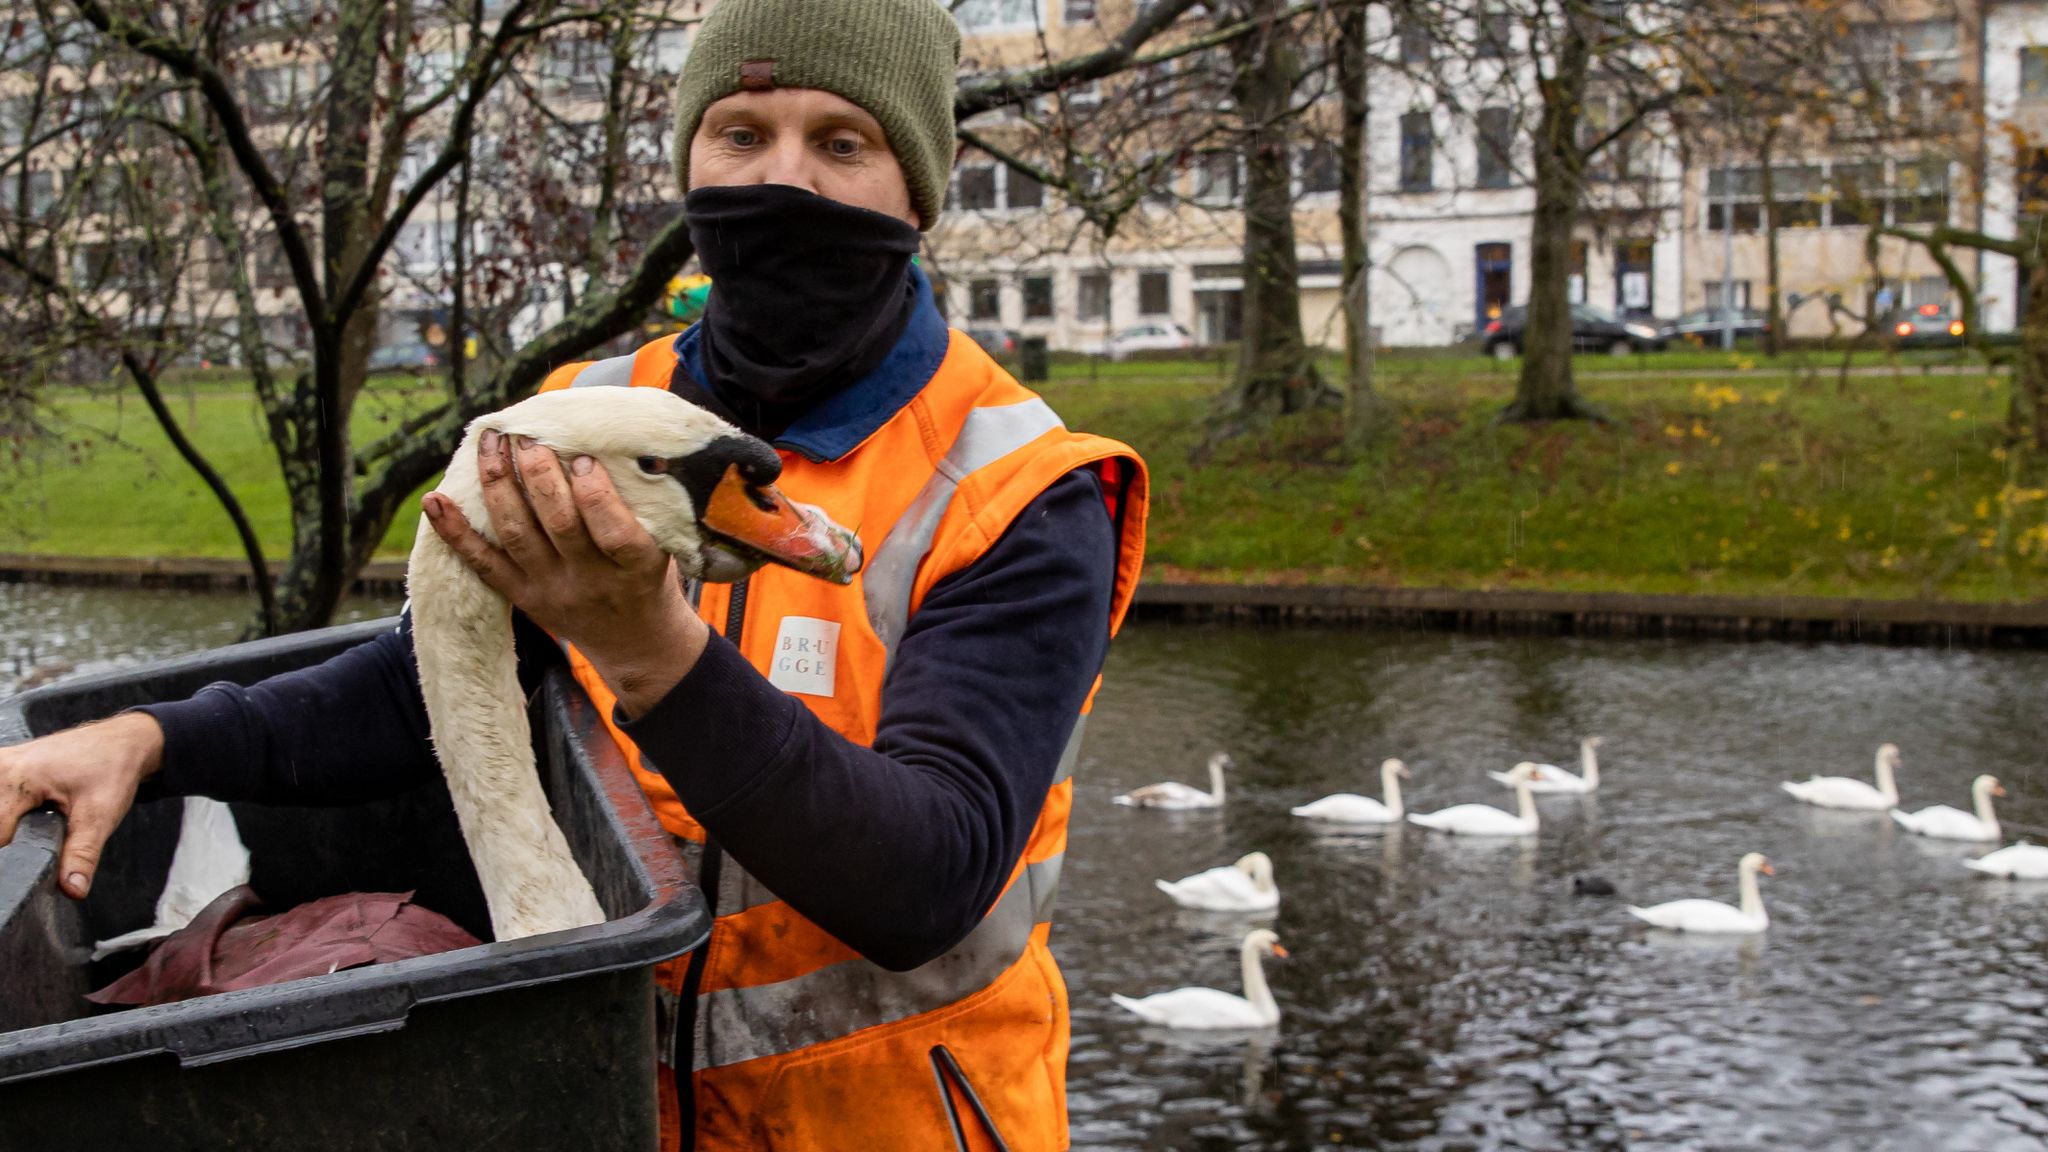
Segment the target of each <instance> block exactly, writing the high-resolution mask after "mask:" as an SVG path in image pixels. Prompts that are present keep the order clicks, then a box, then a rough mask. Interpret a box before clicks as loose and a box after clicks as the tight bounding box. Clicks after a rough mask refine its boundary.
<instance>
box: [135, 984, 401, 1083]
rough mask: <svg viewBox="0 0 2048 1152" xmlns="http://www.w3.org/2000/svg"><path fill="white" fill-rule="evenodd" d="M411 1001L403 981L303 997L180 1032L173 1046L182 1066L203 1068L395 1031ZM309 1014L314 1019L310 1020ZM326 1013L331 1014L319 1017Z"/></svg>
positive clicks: (173, 1050)
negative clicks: (283, 1005) (324, 996)
mask: <svg viewBox="0 0 2048 1152" xmlns="http://www.w3.org/2000/svg"><path fill="white" fill-rule="evenodd" d="M314 979H320V977H314ZM226 995H230V996H232V995H234V993H232V992H230V993H226ZM413 1004H414V999H413V994H412V989H410V988H407V987H403V986H400V985H386V986H383V987H373V988H357V989H351V990H349V991H348V992H347V993H344V994H343V995H341V996H339V997H336V998H334V999H332V1000H324V999H321V998H319V997H305V998H302V999H300V1000H298V1001H297V1002H295V1003H294V1004H293V1005H292V1006H291V1007H290V1008H289V1009H283V1008H278V1009H273V1010H272V1011H269V1012H262V1013H255V1012H251V1013H238V1014H236V1015H235V1016H234V1017H233V1018H232V1019H231V1020H224V1021H221V1024H222V1026H221V1027H218V1028H211V1029H207V1030H205V1031H203V1032H191V1033H186V1034H182V1035H180V1036H179V1037H178V1039H177V1040H176V1041H174V1042H172V1043H171V1044H170V1045H169V1048H170V1050H171V1052H172V1054H174V1055H175V1056H177V1058H178V1063H179V1065H181V1066H182V1067H186V1068H200V1067H204V1066H205V1065H208V1064H219V1063H221V1062H223V1061H226V1060H239V1059H242V1058H243V1057H245V1056H261V1055H264V1054H265V1053H270V1052H288V1051H290V1050H291V1049H293V1048H304V1047H307V1046H309V1045H313V1044H325V1043H327V1042H328V1041H330V1040H343V1039H347V1038H348V1037H350V1036H370V1035H374V1034H376V1033H379V1032H396V1031H397V1030H399V1029H400V1028H403V1027H405V1020H406V1017H407V1016H408V1015H410V1014H411V1013H412V1007H413ZM309 1015H311V1016H313V1017H315V1018H314V1019H311V1020H309V1019H308V1016H309ZM323 1016H324V1017H326V1018H327V1019H326V1020H322V1019H319V1018H318V1017H323Z"/></svg>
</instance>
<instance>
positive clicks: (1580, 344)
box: [1480, 304, 1664, 360]
mask: <svg viewBox="0 0 2048 1152" xmlns="http://www.w3.org/2000/svg"><path fill="white" fill-rule="evenodd" d="M1528 316H1529V310H1528V309H1527V308H1524V307H1520V306H1517V307H1514V308H1503V309H1501V313H1500V315H1499V316H1498V317H1496V318H1495V319H1493V320H1491V321H1489V322H1488V323H1487V325H1486V328H1485V330H1484V331H1483V332H1481V333H1480V347H1481V349H1482V350H1483V351H1484V352H1485V353H1486V354H1487V355H1488V356H1491V357H1493V358H1494V359H1496V360H1507V359H1511V358H1513V357H1516V356H1520V355H1521V354H1522V329H1523V327H1524V326H1525V325H1526V324H1527V323H1528ZM1572 350H1573V351H1576V352H1608V353H1612V354H1614V355H1616V356H1626V355H1628V354H1629V353H1630V352H1662V351H1663V350H1664V337H1662V336H1660V335H1658V333H1657V330H1656V329H1655V328H1652V327H1650V326H1649V325H1648V324H1644V323H1642V322H1640V321H1637V320H1617V319H1615V318H1614V317H1613V316H1611V315H1609V314H1607V313H1605V312H1602V311H1601V310H1600V309H1598V308H1594V307H1592V306H1591V305H1587V304H1574V305H1572Z"/></svg>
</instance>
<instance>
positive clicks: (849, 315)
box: [0, 0, 1145, 1149]
mask: <svg viewBox="0 0 2048 1152" xmlns="http://www.w3.org/2000/svg"><path fill="white" fill-rule="evenodd" d="M958 56H959V34H958V30H957V29H956V27H955V26H954V24H953V21H952V19H951V17H950V16H949V15H948V14H947V13H946V11H945V9H944V8H942V7H940V6H939V5H938V4H937V3H936V2H935V0H723V3H721V4H719V5H718V6H717V7H716V8H715V9H713V11H712V13H711V15H710V16H709V18H708V19H706V21H705V22H704V24H703V25H702V27H701V29H700V31H699V34H698V37H697V41H696V43H695V44H694V45H693V47H692V50H691V55H690V59H689V62H688V64H687V65H686V67H685V68H684V70H683V75H682V79H681V81H680V83H679V85H678V88H677V94H676V156H677V176H678V179H679V181H680V182H681V184H682V186H683V188H684V190H685V192H686V198H685V201H684V205H685V211H686V212H687V213H688V215H689V218H690V221H691V230H692V235H693V238H694V239H695V240H696V243H697V248H698V251H699V253H700V257H701V260H702V262H703V266H704V270H705V271H706V272H707V273H708V274H709V275H710V276H711V277H712V278H713V283H714V287H713V290H712V293H711V297H710V301H709V305H708V308H707V311H706V314H705V318H704V320H703V321H702V322H701V323H699V324H698V325H696V326H695V327H693V328H691V329H690V330H689V331H688V332H685V333H684V334H683V335H682V336H680V337H678V338H675V339H672V340H671V339H664V340H662V341H658V342H656V343H654V344H650V345H648V346H647V347H644V348H642V349H640V350H639V351H638V352H637V353H635V354H633V355H631V356H627V357H620V358H618V359H616V360H608V361H599V362H597V363H594V364H573V365H566V366H564V367H562V368H561V369H559V370H557V371H556V372H555V373H554V374H553V375H552V376H551V377H550V378H549V380H548V382H547V384H546V385H545V387H547V388H558V387H582V386H590V385H601V384H621V385H627V384H630V385H639V386H656V387H668V388H670V389H672V390H673V391H676V392H678V393H680V394H681V395H683V396H684V397H685V398H687V399H690V400H692V401H694V402H696V403H699V404H702V405H704V406H706V407H708V408H711V409H712V410H714V411H717V412H719V413H720V414H722V415H725V416H726V417H728V418H729V419H731V420H733V421H734V422H735V423H737V424H738V425H740V426H741V427H742V428H744V429H746V430H747V431H749V432H752V433H754V434H756V435H759V436H762V437H764V438H767V439H769V440H771V441H772V442H773V443H774V444H775V445H776V447H777V449H778V453H779V455H780V457H781V459H782V461H783V466H784V470H783V473H782V476H781V478H780V480H779V481H778V484H779V486H780V487H781V488H782V489H783V490H784V491H785V492H787V493H788V494H789V495H790V496H792V497H793V498H795V499H798V500H802V501H805V502H808V503H812V504H816V505H819V506H821V507H822V508H823V509H824V510H825V512H826V513H827V514H829V515H830V516H832V518H833V519H834V520H836V521H838V522H839V523H842V524H849V525H858V526H860V529H861V534H862V537H863V544H864V546H865V548H866V550H867V555H868V563H867V566H866V568H865V570H864V571H863V573H862V575H861V577H860V578H859V579H858V580H857V581H856V582H855V583H854V584H853V585H851V586H850V587H845V588H841V587H838V586H836V585H831V584H827V583H825V582H822V581H817V580H812V579H809V578H807V577H803V576H801V575H798V574H795V573H791V572H787V571H783V570H781V569H764V570H762V571H761V572H758V573H756V574H755V575H753V576H752V577H751V578H750V579H748V580H747V581H745V582H743V583H740V584H736V585H730V586H722V585H709V586H705V587H703V588H702V589H701V590H696V593H695V599H694V602H693V601H692V599H691V590H688V589H685V588H684V587H683V586H682V585H681V584H680V583H679V582H678V581H677V580H676V578H675V576H674V574H673V571H672V568H671V566H670V565H669V564H668V563H667V561H666V560H665V558H657V559H656V560H653V561H640V560H635V559H634V557H638V556H641V555H643V554H645V553H647V552H650V551H652V550H651V549H647V548H645V547H642V545H643V544H644V541H641V540H638V539H635V540H633V541H631V542H630V543H631V545H632V546H631V547H625V548H620V547H613V548H612V550H611V551H610V552H607V551H606V550H604V549H603V548H600V547H599V546H598V545H597V544H595V543H594V542H593V539H592V535H591V533H590V532H589V531H587V530H586V523H588V524H593V525H594V524H601V523H616V522H617V519H618V513H619V506H618V501H617V497H616V495H615V494H614V492H613V490H612V488H611V486H610V483H609V481H608V479H607V478H606V476H605V474H604V471H603V469H602V468H600V467H594V466H593V465H592V463H591V462H590V461H587V460H576V461H567V462H563V461H558V460H557V459H556V458H555V457H554V456H553V454H552V453H551V452H549V451H548V450H546V449H542V448H538V447H534V446H531V445H519V444H512V443H507V442H503V441H497V442H490V443H486V444H485V445H483V447H482V455H481V460H480V465H481V472H482V475H483V478H484V486H485V493H486V503H487V504H488V506H489V508H490V512H491V517H492V521H493V524H494V526H495V528H496V530H497V533H498V536H499V538H500V540H501V541H502V542H503V545H504V547H503V549H502V550H500V549H498V548H494V547H492V546H490V545H489V544H487V543H486V542H485V541H484V540H483V538H482V537H481V536H480V535H479V534H477V533H476V532H474V531H472V529H471V527H470V526H469V525H468V524H466V523H465V522H463V519H462V517H461V514H460V513H459V512H457V511H456V510H455V509H454V507H453V506H452V505H451V504H449V503H448V502H446V501H444V500H443V499H441V498H440V497H438V496H435V495H432V494H429V495H428V496H427V497H425V499H424V500H423V502H422V504H423V510H424V512H425V514H426V515H427V517H428V519H429V521H430V522H431V523H432V524H433V525H434V527H435V530H436V531H438V532H439V533H440V534H441V535H442V537H443V538H444V539H446V540H447V541H448V542H449V543H450V544H451V545H452V546H454V547H455V548H456V550H457V551H458V552H460V553H461V554H462V555H463V556H464V557H465V558H466V559H467V560H468V561H469V562H470V563H471V564H472V566H473V567H474V568H475V569H476V570H477V571H478V572H479V573H480V574H481V575H482V576H483V577H484V578H485V579H486V580H487V581H489V582H490V583H491V584H492V585H493V586H494V587H496V588H497V589H499V590H500V591H501V592H503V593H504V594H505V595H506V596H507V598H508V599H510V600H511V601H512V602H513V604H514V605H515V606H516V607H517V608H518V609H519V613H520V615H519V618H518V620H517V621H516V626H517V628H518V629H519V631H520V646H519V647H520V666H521V676H522V679H524V680H525V681H526V683H528V684H529V685H531V684H532V683H534V682H535V680H536V678H537V677H538V676H539V675H540V673H541V672H542V671H544V670H545V668H546V667H548V666H549V664H550V663H551V662H553V663H559V662H560V661H561V659H563V656H562V653H563V651H564V648H566V650H567V652H568V655H567V659H568V661H569V664H570V668H571V670H572V672H573V673H574V674H575V676H576V677H577V679H578V680H579V681H580V682H581V683H582V684H583V685H584V687H585V688H586V689H587V690H589V691H590V693H591V694H592V696H593V697H594V698H595V699H596V700H597V701H598V702H599V703H600V705H602V706H604V708H605V711H606V714H607V715H608V716H609V717H610V721H609V722H610V724H611V728H612V731H613V733H614V734H615V736H616V737H617V738H618V739H619V741H620V742H621V744H622V746H623V747H624V748H625V749H626V751H627V753H628V759H629V761H630V762H631V763H632V765H633V769H634V771H635V773H636V774H637V776H638V778H639V780H640V782H641V784H642V786H643V788H644V790H645V791H646V793H647V795H648V797H649V799H650V800H651V801H652V803H653V805H654V808H655V811H656V813H657V814H658V815H659V816H660V818H661V820H662V821H663V823H664V824H665V825H666V826H667V827H668V828H669V830H670V831H672V832H673V833H675V835H676V836H677V837H678V838H679V839H680V841H681V842H682V844H683V846H684V849H685V854H686V856H687V857H689V859H690V860H691V862H692V864H693V866H694V867H695V868H696V870H697V875H698V877H699V880H700V886H701V887H702V888H703V889H704V890H705V892H706V895H707V897H708V898H709V899H710V900H711V902H712V905H713V912H714V914H715V916H716V920H715V925H714V928H713V930H712V935H711V939H710V942H709V943H708V944H707V945H706V946H705V947H704V948H702V949H700V950H699V951H697V952H696V953H693V954H692V955H690V956H688V957H685V958H683V959H682V960H679V961H677V962H675V963H673V964H671V965H669V966H666V967H665V968H664V970H663V971H662V973H661V974H660V980H659V982H660V984H661V996H662V1008H663V1013H662V1015H663V1019H664V1035H663V1036H662V1037H660V1038H659V1040H658V1043H659V1044H660V1052H661V1056H662V1060H663V1063H664V1065H665V1070H664V1085H663V1130H664V1137H665V1142H666V1145H667V1146H668V1147H670V1148H676V1147H696V1148H700V1149H712V1148H717V1149H726V1148H735V1149H736V1148H754V1147H760V1146H770V1145H772V1146H774V1147H778V1148H794V1149H825V1148H842V1147H864V1148H891V1149H895V1148H935V1147H952V1146H954V1143H955V1139H956V1137H955V1133H956V1132H958V1133H962V1134H963V1135H964V1138H965V1139H966V1140H967V1142H968V1143H969V1144H970V1145H971V1146H974V1147H985V1146H993V1145H994V1143H995V1141H996V1140H997V1139H1000V1140H1001V1141H1002V1142H1004V1143H1005V1144H1007V1146H1008V1147H1010V1148H1014V1149H1032V1148H1058V1147H1064V1146H1065V1144H1066V1109H1065V1099H1064V1075H1065V1058H1066V1048H1067V1016H1066V996H1065V989H1064V986H1063V985H1062V983H1061V981H1060V977H1059V974H1058V971H1057V970H1056V968H1055V967H1054V965H1053V963H1052V958H1051V955H1050V953H1049V952H1048V951H1047V950H1046V947H1045V940H1046V933H1047V930H1048V924H1047V920H1048V918H1049V912H1050V906H1051V896H1052V891H1053V888H1054V886H1055V885H1056V883H1057V879H1058V873H1059V866H1060V860H1061V857H1062V853H1063V852H1064V849H1065V842H1066V817H1067V811H1068V807H1069V804H1070V802H1071V796H1072V785H1071V784H1070V783H1068V782H1067V781H1066V774H1067V773H1068V772H1070V771H1071V769H1072V763H1073V758H1074V747H1075V745H1074V741H1073V739H1072V738H1073V737H1077V736H1078V722H1079V717H1080V715H1081V714H1082V713H1083V712H1084V711H1085V710H1086V709H1087V706H1088V702H1089V700H1090V699H1091V698H1092V694H1093V687H1094V685H1095V683H1096V682H1097V673H1098V671H1099V669H1100V665H1101V662H1102V659H1103V655H1104V653H1105V651H1106V649H1107V645H1108V641H1109V637H1110V635H1111V634H1112V633H1113V631H1114V630H1115V627H1116V624H1117V622H1118V621H1119V620H1120V618H1121V616H1122V613H1123V610H1124V608H1125V606H1126V605H1127V604H1128V602H1129V598H1130V594H1131V591H1132V588H1133V586H1134V585H1135V582H1136V579H1137V572H1138V566H1139V561H1140V556H1141V553H1142V548H1143V526H1144V515H1145V479H1144V468H1143V464H1142V462H1141V461H1140V460H1139V459H1138V458H1137V456H1136V455H1135V454H1134V453H1132V452H1131V450H1130V449H1128V448H1126V447H1124V446H1123V445H1120V444H1116V443H1114V442H1111V441H1107V440H1102V439H1100V438H1097V437H1091V436H1084V435H1079V434H1075V433H1071V432H1069V431H1067V430H1066V429H1065V428H1064V427H1063V426H1062V425H1061V424H1060V423H1059V421H1058V419H1057V418H1056V417H1055V416H1054V415H1053V414H1052V412H1051V410H1050V409H1049V408H1047V407H1046V406H1045V404H1044V402H1043V401H1041V400H1039V399H1038V398H1037V397H1035V396H1034V395H1032V394H1031V393H1030V392H1028V391H1027V390H1025V389H1024V388H1022V387H1021V386H1020V385H1018V384H1017V383H1016V382H1015V381H1014V380H1012V379H1011V378H1010V377H1009V376H1008V375H1007V374H1005V373H1004V372H1003V371H1002V370H1001V369H1000V368H998V367H997V366H996V365H995V364H994V363H993V362H992V361H990V360H989V359H988V358H987V357H986V356H985V355H983V354H982V353H981V352H980V351H979V350H978V349H977V348H976V347H975V345H974V344H973V342H972V341H970V340H968V339H967V338H966V337H965V336H963V335H961V334H959V333H954V332H949V331H948V329H947V328H946V326H945V322H944V320H943V319H942V318H941V317H940V315H939V313H938V311H937V309H936V308H935V307H934V305H933V302H932V294H931V287H930V285H929V284H928V283H927V282H926V280H925V278H924V276H923V274H922V273H921V272H920V271H919V270H918V268H917V267H916V266H915V265H914V264H913V263H912V261H911V257H912V256H913V255H914V254H915V252H916V251H917V249H918V247H919V240H920V236H919V233H920V231H921V230H922V229H924V228H928V227H929V226H930V225H931V224H932V223H933V221H934V220H935V219H936V218H937V216H938V214H939V211H940V208H941V205H942V204H943V201H944V196H945V188H946V183H947V174H948V171H949V169H950V167H951V161H952V156H953V123H952V92H953V81H954V71H955V68H956V67H957V61H958ZM543 630H544V631H543ZM550 634H551V635H550ZM556 640H559V641H562V642H563V645H562V646H557V644H556V643H555V641H556ZM337 733H347V734H348V738H347V739H337V737H336V734H337ZM435 771H436V769H435V764H434V760H433V758H432V755H431V752H430V750H429V747H428V744H427V740H426V716H425V710H424V705H423V704H422V703H421V702H420V696H419V689H418V684H417V678H416V672H415V670H414V663H413V659H412V652H411V634H410V630H409V627H408V626H407V625H404V624H402V625H401V627H400V629H399V630H398V631H396V632H394V633H392V634H391V635H389V636H386V637H383V638H381V639H379V640H377V641H373V642H371V643H369V644H366V645H364V646H362V647H360V648H357V649H354V650H352V651H350V652H347V653H344V654H342V655H341V656H339V657H336V658H335V659H334V660H331V661H329V662H328V663H327V664H324V665H321V666H319V667H317V668H313V669H309V670H306V671H302V672H298V673H293V674H289V675H285V676H280V677H277V678H275V679H273V680H270V681H266V682H264V683H262V684H259V685H256V686H254V687H251V688H247V689H244V688H238V687H235V686H232V685H214V686H212V687H209V688H208V689H206V690H204V691H202V692H201V693H199V694H198V695H197V696H195V697H193V698H192V699H191V700H188V701H182V702H178V703H174V704H166V705H158V706H153V707H150V708H146V709H142V710H140V711H138V712H134V713H130V714H126V715H123V716H120V717H116V718H115V719H113V720H109V721H106V722H104V723H101V724H97V725H93V726H89V727H86V728H81V729H76V730H74V731H71V732H67V733H60V734H57V735H54V736H50V737H46V738H44V739H42V740H39V741H36V742H34V743H31V744H27V745H22V746H20V747H19V748H15V749H7V750H0V842H5V840H6V839H8V838H11V837H12V835H13V830H14V827H15V823H16V821H17V820H18V819H19V818H20V816H21V815H22V814H24V813H25V812H27V811H28V810H30V809H31V808H33V807H35V806H37V805H39V804H42V803H45V802H50V803H54V804H56V805H57V806H59V807H61V808H63V809H64V810H65V811H66V813H67V815H68V817H69V823H70V827H69V832H68V837H67V840H66V843H65V846H64V849H63V860H62V863H61V864H60V869H59V873H60V875H61V876H62V877H63V885H64V887H65V889H66V891H67V892H69V893H70V894H71V895H72V896H74V897H82V896H83V895H84V894H85V892H86V890H87V889H88V887H89V886H90V884H91V881H92V874H93V870H94V867H95V865H96V864H97V862H98V856H99V851H100V846H101V845H102V844H103V843H104V841H105V839H106V836H107V834H108V833H109V832H110V831H111V829H112V827H113V826H114V824H116V823H118V821H119V819H120V818H121V816H122V814H123V813H124V812H125V811H126V810H127V808H128V806H129V805H130V804H131V803H132V802H133V801H134V799H135V797H136V796H137V794H138V792H141V793H142V794H144V795H178V794H191V793H204V794H209V795H215V796H220V797H223V798H227V799H244V800H255V801H273V802H279V801H287V800H289V801H297V802H322V801H327V802H342V801H348V800H351V799H356V798H366V797H370V796H375V795H380V794H387V793H390V792H393V791H396V790H399V789H402V788H406V787H410V786H412V785H413V784H415V783H417V782H419V781H421V780H423V779H426V778H428V777H430V776H431V775H432V774H433V773H434V772H435Z"/></svg>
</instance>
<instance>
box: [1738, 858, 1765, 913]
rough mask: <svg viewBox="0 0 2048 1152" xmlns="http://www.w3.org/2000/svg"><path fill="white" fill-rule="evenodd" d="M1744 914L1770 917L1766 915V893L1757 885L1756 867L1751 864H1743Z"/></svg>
mask: <svg viewBox="0 0 2048 1152" xmlns="http://www.w3.org/2000/svg"><path fill="white" fill-rule="evenodd" d="M1742 914H1743V915H1744V916H1753V917H1756V918H1758V919H1769V917H1766V916H1765V915H1764V894H1763V892H1761V891H1760V890H1758V888H1757V885H1756V868H1755V866H1753V865H1749V864H1745V865H1743V866H1742Z"/></svg>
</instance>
